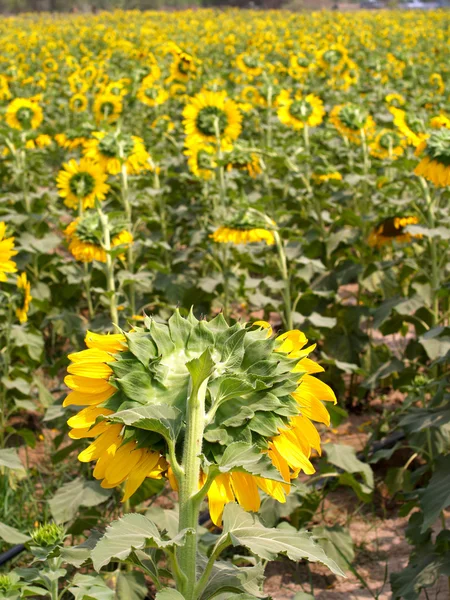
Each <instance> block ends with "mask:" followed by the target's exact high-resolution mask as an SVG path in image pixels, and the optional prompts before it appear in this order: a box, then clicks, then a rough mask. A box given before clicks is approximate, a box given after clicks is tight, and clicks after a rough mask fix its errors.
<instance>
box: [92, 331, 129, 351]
mask: <svg viewBox="0 0 450 600" xmlns="http://www.w3.org/2000/svg"><path fill="white" fill-rule="evenodd" d="M84 341H85V342H86V346H87V347H88V348H97V349H98V350H104V351H105V352H123V351H124V350H126V338H125V336H124V335H122V334H121V333H114V334H110V335H100V334H98V333H93V332H92V331H88V332H87V333H86V337H85V340H84Z"/></svg>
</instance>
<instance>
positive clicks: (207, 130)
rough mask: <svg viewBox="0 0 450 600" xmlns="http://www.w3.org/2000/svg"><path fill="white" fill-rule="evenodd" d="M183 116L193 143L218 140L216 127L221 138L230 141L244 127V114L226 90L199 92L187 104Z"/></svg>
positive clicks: (186, 129)
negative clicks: (242, 123) (228, 96)
mask: <svg viewBox="0 0 450 600" xmlns="http://www.w3.org/2000/svg"><path fill="white" fill-rule="evenodd" d="M183 117H184V120H183V125H184V130H185V133H186V135H187V136H188V138H189V140H190V143H193V144H195V143H205V142H206V143H208V142H209V143H211V142H216V141H217V136H216V127H217V130H218V133H219V135H220V138H221V139H226V140H230V141H231V140H235V139H236V138H237V137H239V134H240V133H241V129H242V125H241V122H242V115H241V113H240V112H239V109H238V107H237V105H236V103H235V102H233V100H231V99H230V98H227V95H226V92H208V91H203V92H199V93H198V94H197V95H196V96H194V98H191V100H190V102H189V104H187V105H186V106H185V108H184V110H183ZM216 124H217V125H216Z"/></svg>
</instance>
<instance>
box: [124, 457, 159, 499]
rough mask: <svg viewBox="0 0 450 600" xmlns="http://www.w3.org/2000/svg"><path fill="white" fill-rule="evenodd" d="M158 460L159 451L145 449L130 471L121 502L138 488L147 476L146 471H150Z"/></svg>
mask: <svg viewBox="0 0 450 600" xmlns="http://www.w3.org/2000/svg"><path fill="white" fill-rule="evenodd" d="M158 460H159V452H149V451H148V450H146V451H145V452H144V454H143V455H142V458H141V459H140V461H139V462H138V463H137V465H136V466H135V467H134V469H133V470H132V471H131V473H130V475H129V476H128V479H127V483H126V484H125V490H124V496H123V498H122V502H126V501H127V500H128V498H130V496H132V495H133V494H134V492H135V491H136V490H137V489H138V487H139V486H140V485H141V483H142V482H143V481H144V479H145V478H146V477H147V473H148V472H149V471H150V472H151V471H152V469H153V468H154V467H155V466H156V464H157V463H158Z"/></svg>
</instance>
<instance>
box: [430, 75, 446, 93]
mask: <svg viewBox="0 0 450 600" xmlns="http://www.w3.org/2000/svg"><path fill="white" fill-rule="evenodd" d="M428 81H429V82H430V85H431V87H432V88H434V90H435V91H436V92H437V93H438V94H440V95H442V94H444V93H445V84H444V80H443V79H442V75H441V74H440V73H432V74H431V75H430V78H429V80H428Z"/></svg>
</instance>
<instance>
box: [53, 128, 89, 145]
mask: <svg viewBox="0 0 450 600" xmlns="http://www.w3.org/2000/svg"><path fill="white" fill-rule="evenodd" d="M55 141H56V143H57V144H58V146H61V148H64V149H65V150H75V149H76V148H80V147H81V146H84V144H85V143H86V141H87V138H86V137H85V136H83V135H81V136H80V135H79V134H78V133H77V132H74V131H69V130H68V131H66V132H65V133H57V134H56V135H55Z"/></svg>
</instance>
